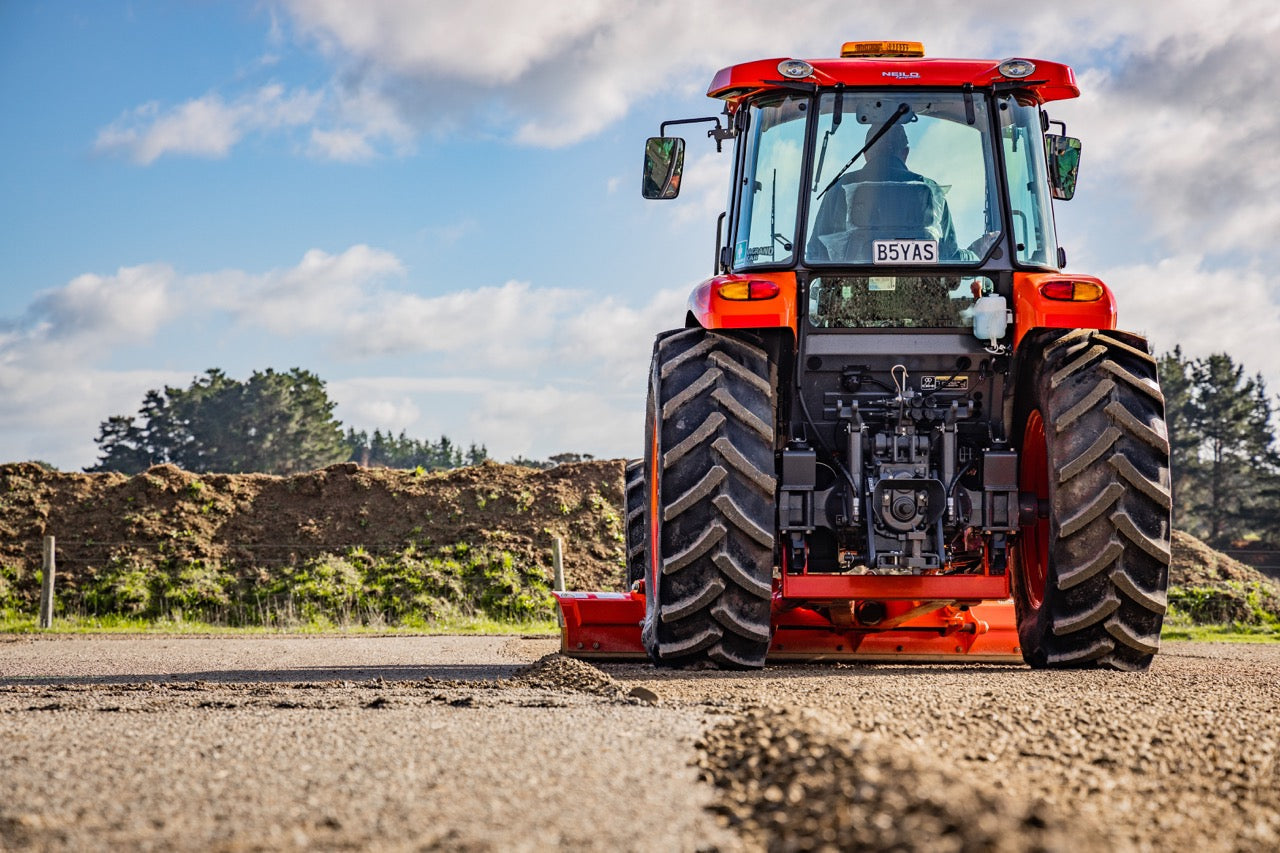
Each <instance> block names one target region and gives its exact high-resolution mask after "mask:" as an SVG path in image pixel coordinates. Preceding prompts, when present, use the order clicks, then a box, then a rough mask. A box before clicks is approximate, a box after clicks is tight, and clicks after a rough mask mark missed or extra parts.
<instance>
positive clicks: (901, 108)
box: [815, 104, 911, 201]
mask: <svg viewBox="0 0 1280 853" xmlns="http://www.w3.org/2000/svg"><path fill="white" fill-rule="evenodd" d="M909 112H911V108H910V107H908V106H907V105H906V104H898V108H897V109H896V110H894V111H893V115H891V116H889V118H888V119H887V120H886V121H885V123H884V124H882V125H880V127H878V128H877V129H876V132H875V133H874V134H873V135H872V137H871V138H870V139H868V140H867V144H866V145H864V146H862V147H861V148H859V149H858V153H857V154H854V155H853V156H852V157H850V158H849V162H848V163H845V164H844V168H843V169H841V170H840V171H839V172H836V176H835V177H834V178H832V179H831V183H829V184H827V185H826V186H825V187H823V189H822V192H820V193H818V196H817V197H818V198H822V197H823V196H824V195H826V194H827V191H828V190H830V189H831V188H832V187H834V186H835V185H836V181H838V180H840V178H841V177H843V176H844V173H845V172H847V171H849V167H850V166H852V165H853V164H854V163H856V162H858V158H859V157H861V156H862V155H863V154H865V153H867V150H868V149H869V148H870V147H871V146H872V145H875V144H876V143H877V142H879V141H880V137H882V136H884V135H885V133H887V132H888V130H889V128H891V127H893V126H894V125H895V124H896V123H897V121H898V119H900V118H902V117H903V116H904V115H906V114H907V113H909ZM816 200H817V199H815V201H816Z"/></svg>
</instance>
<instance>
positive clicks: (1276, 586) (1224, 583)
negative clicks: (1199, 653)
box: [1169, 530, 1280, 626]
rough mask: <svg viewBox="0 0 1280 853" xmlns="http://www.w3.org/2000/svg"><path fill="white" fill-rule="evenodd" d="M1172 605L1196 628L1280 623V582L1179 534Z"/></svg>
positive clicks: (1171, 581) (1176, 533) (1175, 544)
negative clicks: (1203, 625) (1199, 626)
mask: <svg viewBox="0 0 1280 853" xmlns="http://www.w3.org/2000/svg"><path fill="white" fill-rule="evenodd" d="M1172 550H1173V561H1172V563H1171V564H1170V566H1169V603H1170V605H1172V607H1173V608H1174V610H1175V611H1176V612H1178V613H1181V614H1183V615H1184V616H1186V618H1188V619H1189V620H1190V621H1192V622H1194V623H1196V624H1206V625H1218V624H1237V625H1254V626H1256V625H1266V624H1277V623H1280V582H1277V581H1275V580H1273V579H1272V578H1270V577H1268V576H1267V575H1264V574H1263V573H1262V572H1260V571H1258V570H1257V569H1255V568H1253V567H1252V566H1248V565H1245V564H1244V563H1242V562H1240V561H1239V560H1235V559H1232V558H1231V557H1229V556H1227V555H1226V554H1223V553H1222V552H1220V551H1215V550H1214V549H1212V548H1210V547H1209V546H1208V545H1206V544H1205V543H1203V542H1201V541H1200V540H1199V539H1197V538H1195V537H1194V536H1192V535H1190V534H1188V533H1183V532H1182V531H1181V530H1175V531H1174V532H1173V549H1172Z"/></svg>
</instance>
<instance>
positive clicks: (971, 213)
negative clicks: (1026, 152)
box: [805, 90, 1002, 266]
mask: <svg viewBox="0 0 1280 853" xmlns="http://www.w3.org/2000/svg"><path fill="white" fill-rule="evenodd" d="M816 121H817V125H818V127H817V143H816V145H817V147H816V151H815V154H814V170H813V172H814V175H813V180H812V182H811V184H810V186H809V187H807V188H806V189H807V190H808V192H809V222H808V232H807V233H808V237H807V240H806V243H805V259H806V261H808V262H809V263H810V264H813V265H822V264H895V265H902V264H911V265H916V264H919V265H926V266H927V265H932V264H976V263H979V262H981V261H982V259H983V258H984V257H985V256H986V254H987V252H988V251H989V250H990V249H991V247H992V246H993V245H994V244H995V243H996V241H997V240H998V239H999V237H1000V234H1001V227H1002V226H1001V223H1000V216H999V210H1000V205H999V196H998V184H997V179H996V166H995V153H994V146H993V142H992V139H991V129H990V128H991V123H990V120H989V112H988V109H987V102H986V100H985V99H984V98H982V97H981V96H976V95H969V96H966V95H965V94H964V93H962V92H932V93H929V92H907V91H903V90H897V91H880V92H865V91H852V92H850V91H843V92H826V93H824V94H822V95H821V96H820V98H819V99H818V116H817V119H816Z"/></svg>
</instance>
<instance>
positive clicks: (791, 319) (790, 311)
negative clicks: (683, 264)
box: [689, 272, 796, 331]
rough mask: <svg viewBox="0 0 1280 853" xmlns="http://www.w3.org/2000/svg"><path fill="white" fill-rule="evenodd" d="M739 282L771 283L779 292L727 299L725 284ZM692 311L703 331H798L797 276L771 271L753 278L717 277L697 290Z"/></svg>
mask: <svg viewBox="0 0 1280 853" xmlns="http://www.w3.org/2000/svg"><path fill="white" fill-rule="evenodd" d="M739 281H743V282H746V281H769V282H773V283H774V284H776V285H778V288H779V293H778V295H777V296H774V297H772V298H770V299H724V298H723V297H721V296H720V295H719V293H718V292H717V290H718V288H720V287H721V286H722V285H725V284H729V283H731V282H739ZM689 312H690V313H691V314H693V316H694V318H695V319H696V320H697V321H698V324H699V325H700V326H702V327H703V328H704V329H778V328H790V329H791V330H792V331H795V329H796V275H795V273H793V272H781V273H779V272H769V273H756V274H752V275H747V274H740V275H718V276H716V277H715V278H709V279H707V280H706V281H704V282H702V284H699V285H698V286H697V287H696V288H694V290H693V293H692V294H690V296H689Z"/></svg>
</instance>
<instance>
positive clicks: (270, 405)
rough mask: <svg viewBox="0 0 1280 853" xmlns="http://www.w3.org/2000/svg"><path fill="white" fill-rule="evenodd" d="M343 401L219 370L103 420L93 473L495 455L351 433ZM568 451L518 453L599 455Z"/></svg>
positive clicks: (276, 376) (317, 384) (294, 373)
mask: <svg viewBox="0 0 1280 853" xmlns="http://www.w3.org/2000/svg"><path fill="white" fill-rule="evenodd" d="M336 405H337V404H336V403H335V402H334V401H333V400H331V399H329V394H328V392H327V391H326V390H325V383H324V380H322V379H321V378H320V377H319V376H317V375H316V374H314V373H312V372H311V371H309V370H302V369H301V368H297V367H295V368H293V369H292V370H289V371H287V372H284V373H278V372H276V371H274V370H270V369H268V370H263V371H255V372H254V373H253V375H252V376H250V377H249V379H248V380H246V381H243V382H241V381H239V380H237V379H233V378H231V377H229V376H227V374H226V373H224V372H223V371H221V370H217V369H211V370H207V371H205V373H204V375H202V376H198V377H196V378H195V379H194V380H192V382H191V385H190V386H188V387H186V388H174V387H171V386H165V387H164V388H162V389H152V390H150V391H147V393H146V394H145V395H144V396H143V398H142V406H141V407H140V408H139V409H138V413H137V415H114V416H112V417H109V418H107V420H105V421H103V422H102V423H101V424H99V427H98V436H97V438H95V439H94V441H95V442H96V443H97V445H98V453H99V458H98V461H97V463H96V464H94V465H92V466H90V467H88V468H86V469H85V470H87V471H95V472H98V471H118V472H121V473H124V474H136V473H139V472H141V471H145V470H146V469H147V468H150V467H151V466H152V465H160V464H164V463H169V464H172V465H177V466H178V467H179V468H183V469H185V470H187V471H192V472H195V473H223V474H248V473H261V474H281V475H287V474H295V473H298V472H301V471H310V470H314V469H316V468H323V467H324V466H326V465H332V464H334V463H338V462H356V463H358V464H360V465H364V466H366V467H383V468H415V469H416V468H421V469H423V470H425V471H438V470H443V469H447V468H459V467H462V466H464V465H478V464H479V463H481V462H483V461H485V460H486V459H488V458H489V452H488V450H487V449H486V448H485V446H484V445H483V444H481V445H476V444H475V443H471V444H470V445H468V446H466V447H463V446H462V445H461V444H457V443H455V442H454V441H452V440H451V439H450V438H449V437H448V436H441V437H440V439H439V440H438V441H431V440H429V439H426V440H424V439H415V438H411V437H410V436H409V435H408V434H407V433H406V432H404V431H401V433H400V434H399V435H398V436H397V435H393V434H392V432H391V431H390V430H387V431H386V432H383V431H382V430H380V429H375V430H374V431H373V433H372V434H370V433H369V432H368V431H366V430H356V429H350V428H349V429H347V430H346V432H345V433H344V432H343V428H342V423H341V422H340V421H339V420H338V419H337V418H336V417H334V414H333V410H334V408H335V407H336ZM590 458H591V456H590V455H587V454H578V453H562V454H558V455H556V456H552V457H551V458H550V459H549V460H538V459H526V458H524V457H517V458H515V459H513V460H511V461H512V462H513V463H514V464H519V465H526V466H529V467H533V468H550V467H552V466H553V465H556V464H560V463H562V462H570V461H580V460H583V459H590Z"/></svg>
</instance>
